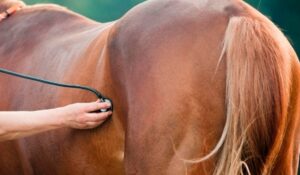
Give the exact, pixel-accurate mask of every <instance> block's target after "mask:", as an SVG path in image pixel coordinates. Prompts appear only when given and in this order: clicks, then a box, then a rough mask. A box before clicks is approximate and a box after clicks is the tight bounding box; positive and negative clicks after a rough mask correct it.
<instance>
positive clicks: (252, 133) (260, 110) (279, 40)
mask: <svg viewBox="0 0 300 175" xmlns="http://www.w3.org/2000/svg"><path fill="white" fill-rule="evenodd" d="M222 58H224V59H226V64H227V68H226V69H227V73H226V74H227V80H226V95H227V96H226V98H227V99H226V103H227V104H226V105H227V124H226V125H228V127H227V130H226V131H224V132H226V138H225V139H224V143H223V147H222V150H221V152H220V154H219V161H218V164H217V167H216V169H215V174H218V175H219V174H226V175H228V174H230V175H238V174H255V175H256V174H266V175H267V174H271V172H272V169H273V168H274V165H275V163H276V155H278V154H279V152H280V150H281V148H282V144H283V140H284V135H285V132H286V130H287V124H288V116H287V113H288V105H289V96H290V80H291V67H290V66H291V62H292V61H291V60H292V59H291V46H290V44H289V42H288V41H287V39H286V38H285V37H284V35H283V34H282V33H281V32H280V30H279V29H278V28H277V27H276V26H275V25H274V24H272V23H271V22H270V21H269V20H268V19H267V18H265V17H263V16H255V17H247V16H235V17H231V18H230V21H229V24H228V27H227V31H226V34H225V38H224V48H223V54H222ZM223 134H224V133H223Z"/></svg>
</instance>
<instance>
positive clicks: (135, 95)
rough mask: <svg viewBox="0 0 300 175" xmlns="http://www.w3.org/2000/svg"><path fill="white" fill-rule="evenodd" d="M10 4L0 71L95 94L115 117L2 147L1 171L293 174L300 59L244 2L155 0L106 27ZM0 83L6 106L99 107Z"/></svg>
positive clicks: (10, 0) (33, 86)
mask: <svg viewBox="0 0 300 175" xmlns="http://www.w3.org/2000/svg"><path fill="white" fill-rule="evenodd" d="M13 5H20V6H21V10H19V11H17V12H16V13H15V14H13V15H11V16H9V17H8V18H7V19H5V20H3V21H1V22H0V41H1V42H0V66H1V67H2V68H6V69H10V70H12V71H17V72H20V73H24V74H28V75H35V76H39V77H43V78H45V79H49V80H55V81H59V82H65V83H72V84H81V85H87V86H91V87H94V88H96V89H98V90H100V91H101V92H102V93H103V94H104V95H105V96H107V97H109V98H110V99H112V101H113V104H114V112H113V116H112V117H111V118H110V119H109V120H107V121H106V122H105V123H104V124H103V125H101V126H100V127H98V128H96V129H93V130H74V129H69V128H64V129H59V130H54V131H48V132H45V133H41V134H37V135H34V136H30V137H26V138H22V139H17V140H10V141H5V142H1V144H0V174H1V175H20V174H24V175H34V174H37V175H53V174H55V175H68V174H72V175H73V174H88V175H93V174H100V175H122V174H126V175H153V174H155V175H157V174H160V175H199V174H201V175H211V174H216V175H223V174H224V175H228V174H230V175H238V174H255V175H258V174H262V175H269V174H272V175H282V174H285V175H295V174H297V168H298V161H299V160H298V159H299V148H300V147H299V146H300V143H299V142H300V130H299V129H300V127H299V125H300V123H299V122H300V121H299V120H300V64H299V61H298V59H297V55H296V53H295V51H294V50H293V48H292V46H291V44H290V43H289V41H288V40H287V39H286V37H285V36H284V35H283V34H282V32H281V31H280V30H279V29H278V27H276V26H275V25H274V24H273V23H272V22H271V21H270V20H269V19H268V18H266V17H265V16H264V15H262V14H261V13H259V12H258V11H257V10H255V9H254V8H253V7H251V6H250V5H248V4H247V3H246V2H243V1H242V0H210V1H207V0H201V1H200V0H190V1H185V0H163V1H161V0H148V1H145V2H143V3H141V4H139V5H137V6H136V7H134V8H133V9H131V10H130V11H129V12H127V13H126V14H125V15H124V16H123V17H121V18H120V19H118V20H116V21H112V22H108V23H100V22H96V21H93V20H90V19H88V18H86V17H83V16H81V15H79V14H76V13H74V12H72V11H70V10H68V9H66V8H64V7H61V6H57V5H51V4H43V5H33V6H29V5H25V4H24V3H23V2H22V1H20V0H0V11H1V12H2V11H4V10H6V9H8V8H9V7H11V6H13ZM99 13H101V12H99ZM0 82H1V86H0V94H1V100H0V110H6V111H8V110H24V111H26V110H38V109H45V108H54V107H59V106H62V105H67V104H70V103H76V102H87V101H91V100H95V99H94V96H93V95H92V94H90V93H88V92H83V91H80V90H73V89H62V88H57V87H50V86H47V85H43V84H39V83H36V82H31V81H28V80H22V79H16V78H12V77H9V76H7V75H3V74H1V75H0ZM0 133H1V132H0Z"/></svg>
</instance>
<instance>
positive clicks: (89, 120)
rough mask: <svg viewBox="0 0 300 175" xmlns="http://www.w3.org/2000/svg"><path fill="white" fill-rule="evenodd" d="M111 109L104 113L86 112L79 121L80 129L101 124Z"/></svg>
mask: <svg viewBox="0 0 300 175" xmlns="http://www.w3.org/2000/svg"><path fill="white" fill-rule="evenodd" d="M111 114H112V112H111V111H109V112H104V113H87V114H85V116H84V120H81V121H80V126H81V127H80V129H91V128H95V127H97V126H99V125H101V124H102V123H103V122H104V121H105V120H106V119H107V118H108V117H109V116H110V115H111Z"/></svg>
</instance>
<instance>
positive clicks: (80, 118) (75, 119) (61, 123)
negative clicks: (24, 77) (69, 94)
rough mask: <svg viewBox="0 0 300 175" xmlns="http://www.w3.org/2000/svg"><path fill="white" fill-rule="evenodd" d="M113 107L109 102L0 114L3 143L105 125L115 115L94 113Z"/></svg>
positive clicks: (0, 131) (0, 130)
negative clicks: (54, 132)
mask: <svg viewBox="0 0 300 175" xmlns="http://www.w3.org/2000/svg"><path fill="white" fill-rule="evenodd" d="M109 107H110V104H107V103H99V102H92V103H77V104H72V105H68V106H65V107H60V108H55V109H48V110H40V111H32V112H27V111H26V112H25V111H20V112H0V141H4V140H12V139H17V138H21V137H26V136H29V135H33V134H37V133H40V132H44V131H48V130H52V129H58V128H63V127H71V128H75V129H90V128H94V127H96V126H98V125H100V124H101V123H103V122H104V121H105V119H106V118H107V117H108V116H109V115H111V112H105V113H91V112H92V111H96V110H100V109H103V108H109Z"/></svg>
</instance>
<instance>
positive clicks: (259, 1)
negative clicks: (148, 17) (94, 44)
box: [24, 0, 300, 55]
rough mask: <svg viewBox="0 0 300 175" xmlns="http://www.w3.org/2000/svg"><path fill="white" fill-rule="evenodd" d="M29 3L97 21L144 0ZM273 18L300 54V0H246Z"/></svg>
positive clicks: (42, 0)
mask: <svg viewBox="0 0 300 175" xmlns="http://www.w3.org/2000/svg"><path fill="white" fill-rule="evenodd" d="M24 1H25V2H26V3H27V4H35V3H56V4H60V5H63V6H66V7H68V8H69V9H71V10H73V11H76V12H78V13H80V14H82V15H84V16H87V17H89V18H92V19H94V20H97V21H101V22H107V21H112V20H115V19H118V18H120V17H121V16H122V15H123V14H124V13H126V12H127V11H128V10H129V9H131V8H132V7H133V6H135V5H136V4H138V3H141V2H143V1H144V0H122V1H120V0H24ZM246 1H247V2H248V3H250V4H251V5H252V6H253V7H255V8H257V9H258V10H260V11H261V12H262V13H264V14H265V15H267V16H268V17H269V18H270V19H272V21H273V22H275V24H277V25H278V26H279V27H280V28H281V29H282V31H283V32H284V33H285V34H286V35H287V36H288V38H289V39H290V41H291V42H292V43H293V46H294V48H295V49H296V51H297V53H298V55H300V1H299V0H285V1H283V0H246Z"/></svg>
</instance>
